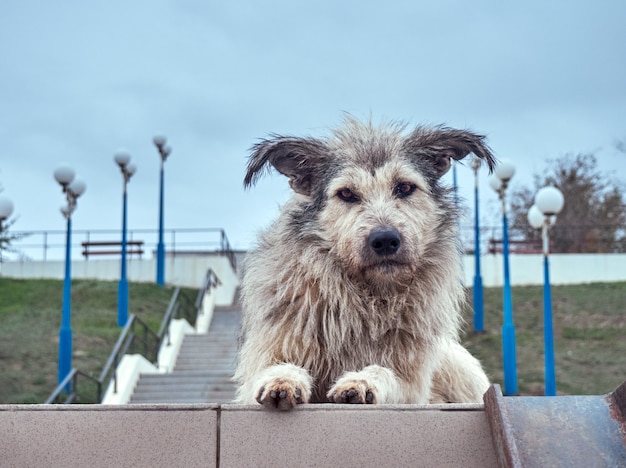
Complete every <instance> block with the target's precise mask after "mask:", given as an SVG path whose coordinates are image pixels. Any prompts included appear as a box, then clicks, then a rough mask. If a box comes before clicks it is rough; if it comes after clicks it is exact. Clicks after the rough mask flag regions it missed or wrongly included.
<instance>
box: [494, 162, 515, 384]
mask: <svg viewBox="0 0 626 468" xmlns="http://www.w3.org/2000/svg"><path fill="white" fill-rule="evenodd" d="M513 174H515V166H514V165H513V163H512V162H511V161H509V160H505V159H503V160H501V161H500V163H499V164H498V165H497V166H496V170H495V175H494V176H492V177H491V179H490V181H489V183H490V185H491V187H492V188H493V189H494V190H495V191H496V192H498V196H499V198H500V200H501V201H502V257H503V258H504V289H503V303H504V324H503V325H502V355H503V360H504V394H505V395H516V394H517V358H516V350H515V325H514V324H513V298H512V294H511V279H510V272H509V232H508V231H509V226H508V221H507V216H506V189H507V186H508V183H509V180H511V177H513Z"/></svg>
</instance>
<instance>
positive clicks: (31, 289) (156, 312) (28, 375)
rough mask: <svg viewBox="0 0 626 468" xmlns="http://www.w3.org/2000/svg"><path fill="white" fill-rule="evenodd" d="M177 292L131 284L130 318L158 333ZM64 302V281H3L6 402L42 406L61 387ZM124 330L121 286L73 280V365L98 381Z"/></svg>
mask: <svg viewBox="0 0 626 468" xmlns="http://www.w3.org/2000/svg"><path fill="white" fill-rule="evenodd" d="M187 292H188V294H189V295H190V297H192V298H193V299H195V292H191V291H187ZM172 293H173V288H160V287H158V286H156V285H153V284H139V283H137V284H135V283H133V284H131V285H130V304H129V315H130V314H131V313H134V314H135V315H137V316H138V317H139V318H141V319H142V320H143V321H145V322H146V323H147V324H148V325H149V326H150V328H151V329H152V330H154V331H155V332H156V331H157V330H158V327H159V325H160V323H161V319H162V318H163V315H164V314H165V311H166V309H167V306H168V304H169V300H170V298H171V296H172ZM62 299H63V282H62V281H56V280H13V279H9V278H0V403H41V402H43V401H44V400H45V399H46V398H47V397H48V395H49V394H50V393H51V392H52V390H54V388H55V387H56V383H57V369H58V352H59V350H58V347H59V328H60V326H61V310H62ZM120 331H121V329H120V328H119V327H118V326H117V282H114V281H91V280H76V281H73V282H72V333H73V351H74V352H73V358H72V366H73V367H77V368H78V369H80V370H82V371H86V372H87V373H89V374H91V375H93V376H94V377H96V378H97V377H98V376H99V374H100V372H101V371H102V368H103V367H104V364H105V362H106V360H107V358H108V357H109V354H110V353H111V351H112V350H113V346H114V345H115V342H116V341H117V339H118V337H119V335H120Z"/></svg>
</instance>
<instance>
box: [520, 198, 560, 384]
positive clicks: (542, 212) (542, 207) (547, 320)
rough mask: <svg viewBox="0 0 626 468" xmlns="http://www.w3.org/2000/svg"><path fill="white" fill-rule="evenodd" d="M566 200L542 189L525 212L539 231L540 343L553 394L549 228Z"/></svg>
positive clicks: (547, 382) (553, 365) (553, 371)
mask: <svg viewBox="0 0 626 468" xmlns="http://www.w3.org/2000/svg"><path fill="white" fill-rule="evenodd" d="M564 202H565V200H564V198H563V194H562V193H561V191H560V190H559V189H557V188H555V187H544V188H542V189H540V190H539V191H538V192H537V194H536V195H535V204H534V205H533V206H531V207H530V210H528V222H529V223H530V225H531V226H532V227H534V228H535V229H541V238H542V240H543V342H544V348H545V349H544V367H545V374H544V375H545V394H546V396H555V395H556V374H555V364H554V332H553V329H552V296H551V292H550V262H549V260H548V257H549V254H550V234H549V233H550V227H551V226H553V225H554V223H555V222H556V215H557V214H558V213H560V212H561V210H562V209H563V204H564Z"/></svg>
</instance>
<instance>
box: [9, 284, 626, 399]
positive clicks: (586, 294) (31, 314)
mask: <svg viewBox="0 0 626 468" xmlns="http://www.w3.org/2000/svg"><path fill="white" fill-rule="evenodd" d="M62 289H63V285H62V282H61V281H54V280H28V281H25V280H12V279H8V278H0V403H40V402H42V401H43V400H45V398H47V396H48V395H49V394H50V392H51V391H52V390H53V389H54V387H55V386H56V381H57V360H58V336H59V327H60V324H61V307H62V295H63V292H62ZM130 291H131V293H130V313H135V314H137V315H138V316H139V317H140V318H141V319H142V320H144V321H147V322H148V324H149V325H150V326H151V328H152V329H153V330H155V331H156V330H157V329H158V325H159V323H160V320H161V318H162V317H163V314H164V313H165V310H166V308H167V305H168V303H169V299H170V297H171V294H172V292H173V290H172V289H171V288H159V287H157V286H155V285H152V284H131V285H130ZM188 294H189V295H190V297H195V296H194V294H195V293H194V292H190V291H188ZM468 297H469V298H471V297H472V296H471V291H468ZM552 299H553V308H554V329H555V347H556V365H557V370H556V373H557V389H558V391H559V393H565V394H581V395H582V394H603V393H607V392H609V391H611V390H612V389H614V388H615V387H616V386H617V385H618V384H619V383H621V382H622V381H623V380H624V379H626V283H612V284H592V285H577V286H559V287H553V288H552ZM513 310H514V320H515V326H516V332H517V367H518V383H519V391H520V393H521V394H526V395H527V394H542V393H543V291H542V288H541V287H520V288H513ZM466 318H467V321H468V324H467V327H466V334H465V342H466V344H467V346H468V347H469V348H470V350H471V351H472V352H473V353H474V354H475V355H476V356H477V357H479V358H480V359H481V361H482V362H483V365H484V367H485V369H486V370H487V372H488V373H489V375H490V376H491V378H492V381H493V382H497V383H502V352H501V337H500V328H501V326H502V290H501V289H485V330H486V331H485V333H483V334H480V335H475V334H474V333H473V332H472V331H471V330H472V311H471V308H470V307H468V308H467V310H466ZM116 323H117V282H101V281H89V280H82V281H74V282H73V283H72V330H73V335H74V357H73V366H74V367H78V368H79V369H81V370H83V371H87V372H89V373H91V374H92V375H94V376H95V377H97V376H98V375H99V373H100V371H101V370H102V367H103V366H104V363H105V361H106V359H107V358H108V356H109V354H110V352H111V350H112V349H113V346H114V344H115V342H116V340H117V338H118V336H119V333H120V329H119V328H118V327H117V325H116Z"/></svg>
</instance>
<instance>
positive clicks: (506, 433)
mask: <svg viewBox="0 0 626 468" xmlns="http://www.w3.org/2000/svg"><path fill="white" fill-rule="evenodd" d="M483 400H484V402H485V413H486V414H487V421H488V422H489V429H490V432H491V439H492V441H493V447H494V449H495V451H496V456H497V458H498V463H499V465H500V466H501V467H502V468H521V467H522V462H521V460H520V456H519V451H518V448H517V444H516V443H515V438H514V435H513V427H512V425H511V421H510V418H509V416H508V413H507V408H506V404H505V402H504V396H503V395H502V390H501V389H500V385H498V384H493V385H492V386H491V387H489V390H487V392H486V393H485V395H484V397H483Z"/></svg>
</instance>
